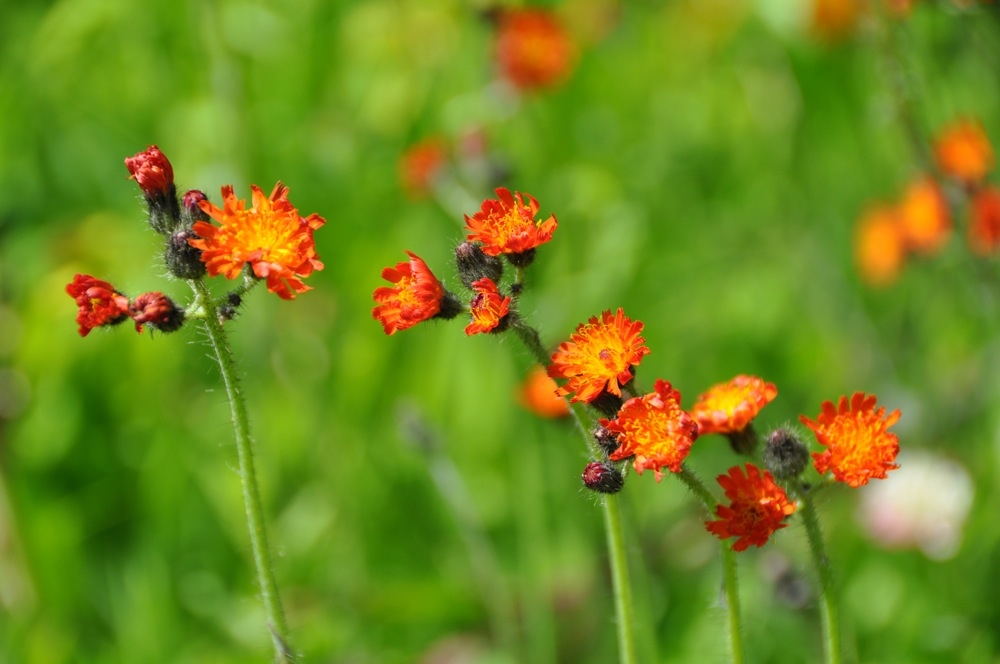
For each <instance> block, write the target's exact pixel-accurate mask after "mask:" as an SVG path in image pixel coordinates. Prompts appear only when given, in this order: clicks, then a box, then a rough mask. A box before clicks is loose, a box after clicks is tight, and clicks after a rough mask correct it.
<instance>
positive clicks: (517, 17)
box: [496, 9, 576, 90]
mask: <svg viewBox="0 0 1000 664" xmlns="http://www.w3.org/2000/svg"><path fill="white" fill-rule="evenodd" d="M496 57H497V63H498V64H499V65H500V73H501V74H502V75H503V77H504V78H506V79H507V80H509V81H510V82H511V83H512V84H513V85H514V86H515V87H516V88H518V89H520V90H537V89H540V88H546V87H550V86H554V85H556V84H558V83H561V82H562V81H563V80H565V79H566V77H567V76H569V73H570V70H571V69H572V67H573V61H574V60H575V58H576V49H575V48H574V46H573V43H572V41H570V38H569V35H568V34H567V32H566V29H565V28H564V27H563V26H562V24H561V23H560V22H559V20H558V19H557V18H556V16H555V15H554V14H552V13H551V12H547V11H544V10H541V9H512V10H508V11H505V12H503V13H502V14H501V16H500V20H499V25H498V27H497V36H496Z"/></svg>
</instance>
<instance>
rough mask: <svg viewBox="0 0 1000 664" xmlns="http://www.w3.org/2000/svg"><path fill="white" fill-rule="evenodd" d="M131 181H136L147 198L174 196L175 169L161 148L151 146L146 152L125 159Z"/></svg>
mask: <svg viewBox="0 0 1000 664" xmlns="http://www.w3.org/2000/svg"><path fill="white" fill-rule="evenodd" d="M125 168H127V169H128V172H129V179H130V180H132V179H134V180H135V181H136V182H137V183H138V184H139V188H140V189H142V193H144V194H145V195H146V197H147V198H156V197H158V196H166V195H173V193H174V192H175V191H176V190H175V189H174V169H173V167H172V166H171V165H170V160H168V159H167V156H166V155H165V154H163V153H162V152H160V148H158V147H156V146H155V145H150V146H149V147H148V148H146V150H144V151H143V152H140V153H138V154H136V155H135V156H132V157H126V158H125Z"/></svg>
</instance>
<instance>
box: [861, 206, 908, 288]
mask: <svg viewBox="0 0 1000 664" xmlns="http://www.w3.org/2000/svg"><path fill="white" fill-rule="evenodd" d="M905 242H906V239H905V237H904V236H903V228H902V226H901V225H900V223H899V217H898V215H897V214H896V212H895V211H894V210H892V209H890V208H887V207H875V208H872V209H870V210H868V211H867V212H865V214H864V215H863V216H862V217H861V220H860V221H859V222H858V225H857V229H856V231H855V240H854V257H855V260H856V261H857V264H858V270H859V271H860V272H861V278H862V279H864V280H865V281H866V282H867V283H869V284H871V285H873V286H888V285H889V284H891V283H892V282H894V281H895V280H896V278H897V277H898V276H899V273H900V271H901V270H902V269H903V263H904V262H905V260H906V244H905Z"/></svg>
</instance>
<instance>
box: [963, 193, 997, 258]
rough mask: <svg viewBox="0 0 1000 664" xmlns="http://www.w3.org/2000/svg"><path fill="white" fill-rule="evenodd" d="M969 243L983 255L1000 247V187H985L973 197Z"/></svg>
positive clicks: (975, 250)
mask: <svg viewBox="0 0 1000 664" xmlns="http://www.w3.org/2000/svg"><path fill="white" fill-rule="evenodd" d="M971 215H972V219H971V220H970V223H969V245H970V246H971V247H972V250H973V251H974V252H976V253H977V254H979V255H981V256H987V255H989V254H992V253H993V252H995V251H996V250H997V249H998V248H1000V189H998V188H996V187H992V186H991V187H983V188H981V189H980V190H979V191H977V192H976V193H975V195H974V196H973V198H972V208H971Z"/></svg>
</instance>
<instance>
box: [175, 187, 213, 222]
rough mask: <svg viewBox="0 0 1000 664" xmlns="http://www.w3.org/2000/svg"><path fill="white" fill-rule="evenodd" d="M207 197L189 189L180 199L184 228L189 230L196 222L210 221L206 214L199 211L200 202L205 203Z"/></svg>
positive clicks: (202, 193)
mask: <svg viewBox="0 0 1000 664" xmlns="http://www.w3.org/2000/svg"><path fill="white" fill-rule="evenodd" d="M207 200H208V196H206V195H205V192H203V191H201V190H200V189H189V190H188V191H186V192H184V195H183V196H182V197H181V208H182V212H181V214H182V215H183V220H184V227H185V228H191V226H192V225H193V224H194V222H196V221H206V222H207V221H208V220H209V219H211V217H210V216H208V213H207V212H205V211H204V210H202V209H201V202H202V201H207Z"/></svg>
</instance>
